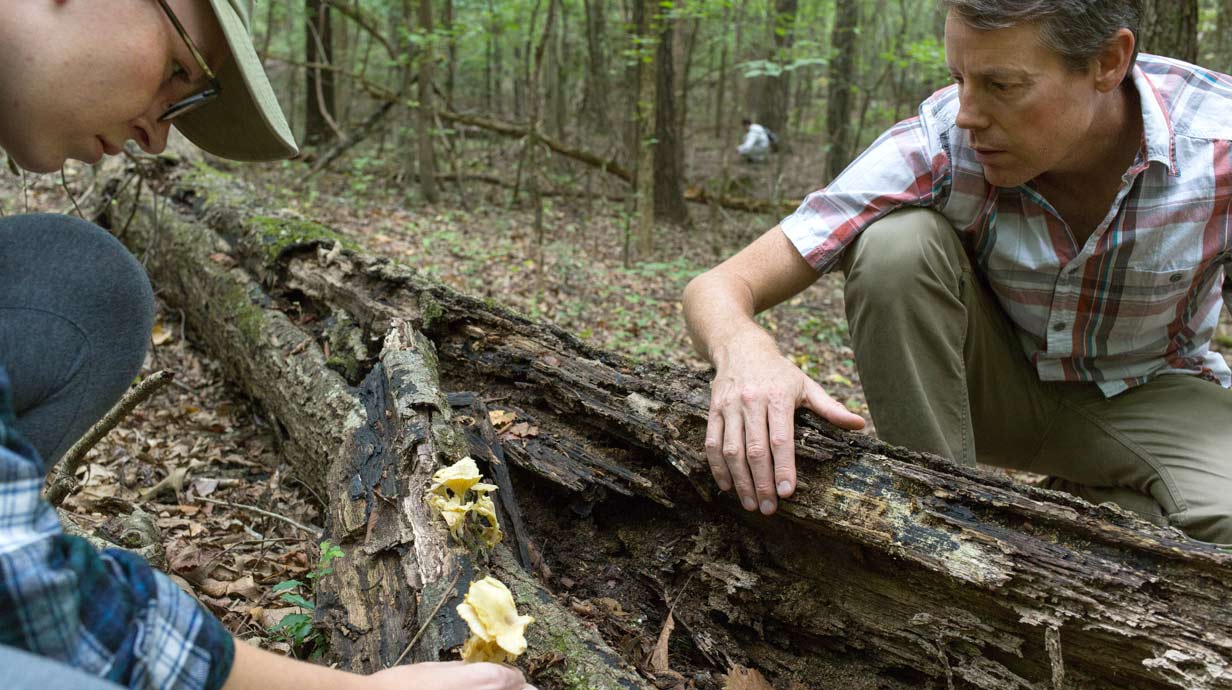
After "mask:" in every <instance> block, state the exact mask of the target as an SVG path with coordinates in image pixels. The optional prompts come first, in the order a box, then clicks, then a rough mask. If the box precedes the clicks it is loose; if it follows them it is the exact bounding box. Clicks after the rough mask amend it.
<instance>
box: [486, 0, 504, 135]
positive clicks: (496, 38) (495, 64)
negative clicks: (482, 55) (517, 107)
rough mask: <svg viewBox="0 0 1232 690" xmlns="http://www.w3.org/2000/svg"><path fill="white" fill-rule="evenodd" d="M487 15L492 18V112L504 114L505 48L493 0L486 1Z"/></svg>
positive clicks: (499, 18)
mask: <svg viewBox="0 0 1232 690" xmlns="http://www.w3.org/2000/svg"><path fill="white" fill-rule="evenodd" d="M488 14H489V16H491V18H492V95H493V96H494V97H495V99H496V100H495V103H494V104H493V105H494V108H495V109H494V110H493V111H491V112H494V113H496V114H498V115H503V114H504V113H505V48H504V44H503V43H502V42H501V38H502V36H504V33H505V29H504V27H503V26H502V25H501V16H500V13H499V12H498V10H497V9H496V5H495V4H493V0H488Z"/></svg>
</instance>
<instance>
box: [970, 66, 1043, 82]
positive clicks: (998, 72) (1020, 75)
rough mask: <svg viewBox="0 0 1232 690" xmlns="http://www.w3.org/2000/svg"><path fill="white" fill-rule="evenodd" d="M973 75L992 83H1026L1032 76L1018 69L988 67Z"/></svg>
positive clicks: (1028, 72) (1026, 71)
mask: <svg viewBox="0 0 1232 690" xmlns="http://www.w3.org/2000/svg"><path fill="white" fill-rule="evenodd" d="M975 74H976V75H977V76H980V77H983V78H984V79H992V80H994V81H1014V80H1018V81H1028V80H1030V79H1031V78H1032V77H1033V76H1034V75H1033V74H1032V73H1031V72H1030V71H1029V70H1025V69H1021V68H1018V67H988V68H986V69H982V70H978V71H977V72H976V73H975Z"/></svg>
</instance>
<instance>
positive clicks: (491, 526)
mask: <svg viewBox="0 0 1232 690" xmlns="http://www.w3.org/2000/svg"><path fill="white" fill-rule="evenodd" d="M493 491H496V487H495V486H493V485H491V484H485V483H483V476H482V475H480V474H479V467H478V466H476V465H475V461H474V460H473V459H471V458H469V457H467V458H462V459H461V460H459V461H458V462H456V463H454V464H452V465H450V466H449V467H445V468H443V469H440V470H438V471H437V472H436V474H434V475H432V486H431V487H429V489H428V494H427V496H426V500H427V502H428V505H429V506H431V507H432V509H433V510H435V511H436V512H437V513H438V514H439V515H440V516H441V517H442V518H444V520H445V524H446V525H448V526H449V532H450V534H452V535H453V536H454V538H455V539H457V540H458V541H463V536H465V534H466V525H467V518H466V516H467V515H470V514H472V513H474V514H475V515H478V516H479V517H480V518H482V519H483V520H484V521H486V526H484V527H483V528H482V531H481V532H480V535H479V536H480V538H481V539H482V540H483V542H484V543H485V544H487V545H488V546H489V547H492V546H496V544H497V543H498V542H499V541H500V540H501V538H502V537H503V536H504V535H503V534H502V533H501V529H500V524H499V523H498V522H497V521H496V504H495V503H493V502H492V496H491V494H492V492H493ZM458 615H459V616H461V617H462V620H464V621H466V624H467V625H468V626H470V629H471V636H470V637H469V638H467V640H466V643H465V644H464V645H462V659H463V660H464V661H493V662H497V663H508V662H511V661H513V660H514V659H516V658H517V657H518V655H519V654H521V653H522V652H525V651H526V626H527V625H529V624H531V623H533V622H534V620H535V619H534V618H532V617H530V616H519V615H518V608H517V606H516V605H515V604H514V603H513V594H512V593H511V592H510V591H509V588H508V587H506V586H505V585H504V583H502V582H501V581H500V580H497V579H496V578H494V577H485V578H483V579H482V580H477V581H475V582H472V583H471V586H470V588H469V589H468V590H467V592H466V598H465V599H464V600H463V601H462V603H461V604H458Z"/></svg>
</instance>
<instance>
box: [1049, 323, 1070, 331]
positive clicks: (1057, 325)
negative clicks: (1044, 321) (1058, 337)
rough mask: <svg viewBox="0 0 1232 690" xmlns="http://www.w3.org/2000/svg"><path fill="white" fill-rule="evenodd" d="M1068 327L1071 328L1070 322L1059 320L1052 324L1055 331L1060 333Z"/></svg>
mask: <svg viewBox="0 0 1232 690" xmlns="http://www.w3.org/2000/svg"><path fill="white" fill-rule="evenodd" d="M1066 328H1069V325H1068V324H1066V323H1065V322H1064V321H1058V322H1056V323H1054V324H1052V330H1054V331H1056V332H1058V333H1060V332H1061V331H1063V330H1065V329H1066Z"/></svg>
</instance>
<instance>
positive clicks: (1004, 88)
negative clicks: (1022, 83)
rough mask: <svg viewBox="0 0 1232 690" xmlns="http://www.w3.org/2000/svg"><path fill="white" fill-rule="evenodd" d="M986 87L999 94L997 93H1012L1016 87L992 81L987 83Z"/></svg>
mask: <svg viewBox="0 0 1232 690" xmlns="http://www.w3.org/2000/svg"><path fill="white" fill-rule="evenodd" d="M988 86H989V87H990V88H991V89H992V90H993V91H997V92H999V93H1006V92H1008V91H1012V90H1013V89H1014V87H1015V86H1016V85H1015V84H1006V83H1004V82H999V81H993V82H989V83H988Z"/></svg>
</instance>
